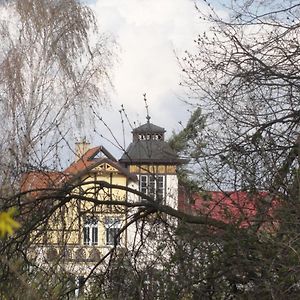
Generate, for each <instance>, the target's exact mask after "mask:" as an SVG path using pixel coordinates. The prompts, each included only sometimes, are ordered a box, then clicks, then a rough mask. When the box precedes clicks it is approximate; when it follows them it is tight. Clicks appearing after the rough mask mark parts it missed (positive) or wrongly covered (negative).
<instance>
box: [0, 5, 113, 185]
mask: <svg viewBox="0 0 300 300" xmlns="http://www.w3.org/2000/svg"><path fill="white" fill-rule="evenodd" d="M0 8H1V12H2V14H1V16H2V17H1V20H0V35H1V49H0V74H1V75H0V91H1V104H0V105H1V119H2V126H1V130H2V131H1V148H2V149H1V151H2V152H3V153H5V155H3V156H2V158H1V164H2V167H1V170H2V173H1V179H4V178H5V175H9V176H12V175H16V174H19V173H20V172H22V171H24V170H25V169H26V167H28V166H29V165H35V166H36V167H42V166H44V165H47V159H48V160H50V161H51V160H52V161H53V159H54V158H55V155H57V154H58V153H59V151H57V148H58V141H59V140H61V139H63V138H64V137H65V134H66V132H68V130H70V128H72V127H73V126H71V124H74V122H76V123H75V124H78V125H79V126H80V123H82V122H84V121H87V120H88V118H86V117H87V112H88V110H89V107H90V106H99V105H104V104H105V102H106V101H107V98H106V94H105V91H106V88H107V85H108V84H109V75H108V74H109V68H110V66H111V62H112V50H111V49H112V48H110V45H109V41H108V39H107V38H106V37H105V36H104V35H103V34H100V33H99V31H98V29H97V24H96V20H95V17H94V15H93V12H92V11H91V9H90V8H88V7H87V6H84V5H83V4H81V3H80V1H77V0H67V1H57V0H53V1H52V0H51V1H44V0H25V1H18V0H16V1H7V2H4V4H1V7H0ZM12 169H13V170H14V174H4V173H5V172H3V170H6V172H9V170H12Z"/></svg>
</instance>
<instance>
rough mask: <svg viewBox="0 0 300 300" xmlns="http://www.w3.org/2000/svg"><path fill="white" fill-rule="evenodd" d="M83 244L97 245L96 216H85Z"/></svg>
mask: <svg viewBox="0 0 300 300" xmlns="http://www.w3.org/2000/svg"><path fill="white" fill-rule="evenodd" d="M83 244H84V245H89V246H92V245H98V218H97V217H94V216H90V217H86V218H85V220H84V225H83Z"/></svg>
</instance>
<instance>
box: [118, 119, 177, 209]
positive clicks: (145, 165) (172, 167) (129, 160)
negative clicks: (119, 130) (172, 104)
mask: <svg viewBox="0 0 300 300" xmlns="http://www.w3.org/2000/svg"><path fill="white" fill-rule="evenodd" d="M147 119H148V121H147V122H146V123H145V124H143V125H141V126H139V127H137V128H135V129H133V130H132V142H131V144H130V145H129V146H128V148H127V149H126V151H125V153H124V154H123V155H122V157H121V159H120V163H121V164H123V165H124V166H125V167H126V168H127V169H128V170H129V172H130V173H133V174H135V175H137V177H138V180H139V190H140V191H141V192H142V193H144V194H146V195H149V196H151V197H153V198H154V199H155V200H156V201H160V202H161V203H162V204H166V205H169V206H171V207H173V208H175V209H177V207H178V179H177V174H176V167H177V165H179V164H181V163H182V162H183V161H182V160H181V159H180V158H179V157H178V155H177V154H176V153H175V152H174V151H173V150H172V149H171V148H170V146H169V144H168V143H167V142H166V141H165V132H166V131H165V129H164V128H162V127H159V126H157V125H154V124H152V123H150V118H149V117H148V118H147Z"/></svg>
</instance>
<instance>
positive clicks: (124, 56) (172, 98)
mask: <svg viewBox="0 0 300 300" xmlns="http://www.w3.org/2000/svg"><path fill="white" fill-rule="evenodd" d="M90 5H91V7H92V8H93V9H94V11H95V13H96V16H97V18H98V21H99V24H100V28H101V29H102V31H103V32H106V33H107V34H110V35H111V36H112V37H114V39H115V40H116V42H117V44H118V48H119V49H118V59H119V62H118V63H117V64H116V65H115V67H114V70H113V76H112V81H113V84H114V87H115V91H114V92H112V93H111V95H110V96H111V108H110V109H109V110H108V111H107V112H104V113H103V117H104V119H105V120H107V122H108V123H109V125H110V126H111V127H112V129H113V131H114V132H115V133H116V135H117V137H118V139H120V140H121V141H122V131H121V125H120V117H119V113H118V110H119V109H120V106H121V104H123V105H124V106H125V108H126V111H127V113H128V115H129V117H130V119H131V120H132V121H137V122H141V123H143V122H145V121H146V118H145V117H146V112H145V107H144V101H143V94H144V93H146V94H147V99H148V104H149V110H150V115H151V122H153V123H155V124H157V125H160V126H163V127H165V128H166V130H167V131H168V133H169V134H170V133H171V132H172V130H174V129H175V130H176V129H177V130H178V129H179V128H180V126H179V125H178V121H186V120H187V119H188V116H189V113H188V112H187V110H188V107H187V106H186V105H185V104H184V103H183V102H181V101H180V100H179V98H182V97H183V98H184V97H185V96H184V92H183V90H182V89H181V88H180V86H179V82H180V76H181V75H182V73H181V70H180V67H179V66H178V63H177V60H176V55H175V53H174V52H176V53H177V55H178V56H180V57H181V56H183V55H184V51H185V50H189V49H192V48H193V40H194V38H195V37H196V36H197V33H199V31H200V30H201V29H203V24H201V22H200V20H199V18H198V15H197V12H196V10H195V7H194V2H193V1H192V0H151V1H150V0H97V1H90ZM99 130H102V129H100V127H99ZM127 131H130V129H127ZM128 137H130V139H131V136H130V135H127V137H126V144H127V145H128V143H129V142H130V140H128ZM94 139H95V140H93V141H92V142H93V143H103V141H101V140H98V138H94ZM122 143H123V142H122ZM104 144H105V142H104Z"/></svg>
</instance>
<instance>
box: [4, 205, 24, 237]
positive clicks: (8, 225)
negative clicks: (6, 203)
mask: <svg viewBox="0 0 300 300" xmlns="http://www.w3.org/2000/svg"><path fill="white" fill-rule="evenodd" d="M15 213H16V209H15V208H14V207H12V208H10V209H9V210H8V211H7V212H6V211H4V212H1V213H0V238H3V237H5V235H6V234H8V235H11V234H13V233H14V230H15V229H18V228H19V227H20V223H19V222H17V221H15V220H14V219H13V216H14V214H15Z"/></svg>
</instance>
